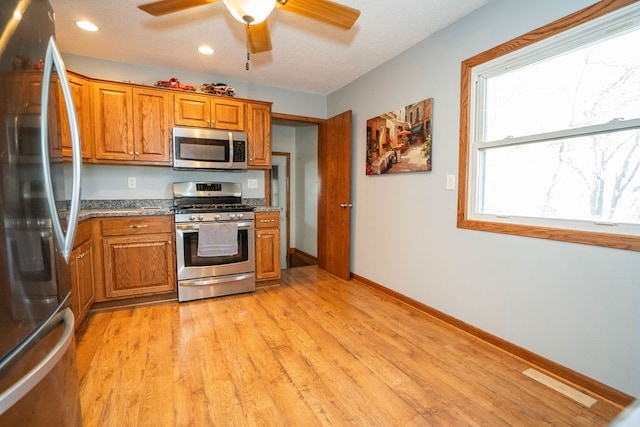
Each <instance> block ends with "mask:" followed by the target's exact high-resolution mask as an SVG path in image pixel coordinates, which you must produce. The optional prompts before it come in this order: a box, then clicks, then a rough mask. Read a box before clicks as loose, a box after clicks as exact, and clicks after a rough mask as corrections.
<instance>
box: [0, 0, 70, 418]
mask: <svg viewBox="0 0 640 427" xmlns="http://www.w3.org/2000/svg"><path fill="white" fill-rule="evenodd" d="M54 28H55V25H54V14H53V10H52V9H51V6H50V5H49V2H48V0H2V1H1V2H0V213H1V214H2V215H1V216H2V221H1V222H0V426H31V425H33V426H45V425H46V426H54V425H60V426H76V425H81V424H82V418H81V411H80V398H79V393H78V389H79V387H78V377H77V370H76V360H75V359H76V356H75V354H76V353H75V339H74V334H75V331H74V317H73V313H72V311H71V309H70V308H69V307H70V303H69V301H70V288H71V277H70V268H69V256H70V253H71V249H72V245H73V238H74V235H75V229H76V225H77V218H78V209H79V202H80V167H81V162H82V160H81V151H80V141H79V135H78V126H77V119H76V116H75V108H74V106H73V100H72V96H71V92H70V88H69V82H68V80H67V77H66V74H65V69H64V63H63V61H62V58H61V56H60V53H59V51H58V49H57V46H56V44H55V38H54V33H55V31H54ZM61 105H65V106H66V108H64V109H61V108H60V106H61ZM65 110H66V113H64V116H63V117H61V113H60V111H65ZM63 121H66V122H68V123H69V126H68V129H69V131H68V133H69V135H70V145H71V147H72V153H73V154H72V156H71V157H72V159H71V161H69V159H67V158H63V155H62V142H61V141H62V139H61V135H60V133H61V129H62V126H61V125H62V124H63ZM65 124H66V123H65ZM66 128H67V127H66V126H65V129H66ZM65 164H66V165H65ZM65 168H66V169H67V175H69V176H70V177H71V178H70V181H71V182H72V184H71V186H70V187H71V188H69V189H67V191H65V188H64V184H65Z"/></svg>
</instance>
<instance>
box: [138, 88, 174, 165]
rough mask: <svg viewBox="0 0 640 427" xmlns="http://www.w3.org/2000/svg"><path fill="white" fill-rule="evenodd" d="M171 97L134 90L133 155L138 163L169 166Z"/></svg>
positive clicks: (155, 92) (164, 93)
mask: <svg viewBox="0 0 640 427" xmlns="http://www.w3.org/2000/svg"><path fill="white" fill-rule="evenodd" d="M171 101H172V99H171V94H168V93H166V92H164V91H161V90H157V89H147V88H134V89H133V140H134V151H135V152H134V155H135V160H136V161H138V162H146V163H160V164H171V127H172V125H173V120H172V118H173V114H172V112H173V108H172V107H173V105H172V102H171Z"/></svg>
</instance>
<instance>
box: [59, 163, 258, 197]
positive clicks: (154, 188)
mask: <svg viewBox="0 0 640 427" xmlns="http://www.w3.org/2000/svg"><path fill="white" fill-rule="evenodd" d="M65 177H66V179H67V182H66V183H65V185H66V187H65V188H66V190H67V191H70V189H71V167H70V166H69V165H65ZM129 177H134V178H136V188H128V178H129ZM249 179H257V180H258V188H257V189H252V188H249V187H248V182H247V180H249ZM177 181H222V182H239V183H241V184H242V196H243V197H244V198H264V184H263V183H264V172H262V171H255V170H251V171H246V172H195V171H175V170H173V169H171V168H168V167H148V166H111V165H91V164H85V165H83V167H82V187H81V189H82V194H81V196H82V199H83V200H114V199H172V198H173V188H172V184H173V183H174V182H177Z"/></svg>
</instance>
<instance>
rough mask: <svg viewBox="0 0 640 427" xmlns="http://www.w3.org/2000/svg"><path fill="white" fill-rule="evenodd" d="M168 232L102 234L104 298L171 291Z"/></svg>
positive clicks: (171, 252) (172, 262)
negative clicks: (126, 234) (103, 235)
mask: <svg viewBox="0 0 640 427" xmlns="http://www.w3.org/2000/svg"><path fill="white" fill-rule="evenodd" d="M171 240H172V235H171V234H149V235H139V236H107V237H103V239H102V245H103V256H104V285H105V293H106V296H107V298H125V297H135V296H140V295H150V294H156V293H163V292H172V291H174V290H175V288H176V281H175V253H174V249H173V246H172V244H171Z"/></svg>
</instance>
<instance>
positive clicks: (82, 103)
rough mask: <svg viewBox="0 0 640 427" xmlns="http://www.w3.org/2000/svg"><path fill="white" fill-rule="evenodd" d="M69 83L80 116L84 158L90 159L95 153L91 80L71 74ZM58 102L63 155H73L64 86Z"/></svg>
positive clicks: (60, 91) (79, 124) (79, 126)
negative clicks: (92, 133) (92, 132)
mask: <svg viewBox="0 0 640 427" xmlns="http://www.w3.org/2000/svg"><path fill="white" fill-rule="evenodd" d="M68 77H69V85H70V86H71V94H72V95H73V103H74V106H75V107H76V116H77V118H78V128H79V129H78V130H79V132H80V142H81V143H82V158H83V159H86V160H89V159H91V157H92V155H93V137H92V135H91V130H92V126H91V99H90V98H91V90H90V89H89V81H88V80H87V79H84V78H82V77H79V76H76V75H73V74H69V76H68ZM58 102H59V104H60V127H61V129H60V135H61V138H62V155H63V156H64V157H67V158H70V157H71V154H72V152H71V130H70V129H69V122H68V119H67V106H66V104H65V103H64V98H63V95H62V88H60V90H59V93H58Z"/></svg>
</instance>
